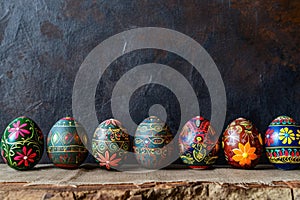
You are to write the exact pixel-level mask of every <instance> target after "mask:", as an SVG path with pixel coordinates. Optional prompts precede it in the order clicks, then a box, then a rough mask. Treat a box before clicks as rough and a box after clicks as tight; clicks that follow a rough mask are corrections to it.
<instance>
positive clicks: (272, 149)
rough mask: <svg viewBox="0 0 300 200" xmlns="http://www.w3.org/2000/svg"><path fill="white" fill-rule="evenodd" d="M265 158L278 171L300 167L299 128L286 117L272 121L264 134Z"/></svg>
mask: <svg viewBox="0 0 300 200" xmlns="http://www.w3.org/2000/svg"><path fill="white" fill-rule="evenodd" d="M265 147H266V153H267V157H268V158H269V160H270V162H271V163H273V164H274V166H275V167H277V168H279V169H286V170H289V169H295V168H297V167H299V166H300V127H297V125H296V122H295V121H294V120H293V119H292V118H290V117H288V116H279V117H277V118H276V119H274V120H273V121H272V122H271V124H270V125H269V127H268V130H267V132H266V134H265Z"/></svg>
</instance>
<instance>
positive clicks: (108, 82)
mask: <svg viewBox="0 0 300 200" xmlns="http://www.w3.org/2000/svg"><path fill="white" fill-rule="evenodd" d="M299 9H300V2H299V1H298V0H265V1H253V0H241V1H238V0H193V1H189V0H184V1H178V0H136V1H131V0H118V1H109V0H107V1H105V0H102V1H95V0H93V1H92V0H88V1H78V0H65V1H64V0H53V1H45V0H40V1H39V0H22V1H17V0H10V1H1V2H0V95H1V100H0V116H1V118H0V130H1V132H3V130H4V129H5V127H6V125H7V124H8V123H9V122H10V121H11V120H13V119H14V118H15V117H17V116H19V115H27V116H29V117H31V118H32V119H34V120H35V121H36V122H37V123H38V124H39V125H40V127H41V128H42V130H43V132H44V134H45V135H47V134H48V131H49V130H50V128H51V126H52V125H53V124H54V123H55V122H56V121H57V120H58V119H59V118H61V117H63V116H65V115H67V114H71V113H72V109H71V103H72V100H71V95H72V87H73V83H74V80H75V76H76V72H77V70H78V69H79V67H80V65H81V63H82V62H83V60H84V58H85V57H86V56H87V55H88V53H89V52H90V51H91V50H92V49H93V48H94V47H95V46H97V45H98V44H99V43H101V42H102V41H103V40H105V39H107V38H108V37H110V36H112V35H114V34H116V33H119V32H122V31H125V30H129V29H132V28H137V27H148V26H155V27H165V28H170V29H174V30H176V31H179V32H182V33H184V34H186V35H188V36H190V37H192V38H193V39H195V40H196V41H197V42H199V43H200V44H201V45H202V46H203V47H204V48H205V49H206V50H207V51H208V53H209V54H210V55H211V57H212V58H213V59H214V61H215V63H216V65H217V66H218V68H219V70H220V72H221V75H222V77H223V80H224V83H225V87H226V93H227V101H228V105H227V117H226V124H228V123H229V122H230V121H232V120H233V119H235V118H237V117H239V116H244V117H246V118H249V119H250V120H252V121H253V122H254V123H255V124H256V125H257V126H258V128H259V129H260V131H262V132H264V131H265V130H266V128H267V125H268V123H269V122H270V121H272V119H273V118H275V117H276V116H277V115H281V114H287V115H290V116H292V117H294V119H295V120H297V121H299V122H300V73H299V63H300V49H299V48H300V30H299V25H300V12H299ZM148 62H156V63H162V64H166V65H169V66H171V67H174V68H178V69H181V73H182V74H183V75H184V76H185V77H186V78H187V79H188V80H189V82H190V83H191V85H192V86H193V88H194V89H195V91H196V93H197V96H198V99H199V102H200V107H201V114H202V115H204V116H205V117H209V115H210V114H209V112H210V100H209V94H208V91H207V88H206V86H205V84H204V81H203V80H202V78H201V76H200V75H199V74H196V73H194V72H195V71H194V69H193V67H192V66H190V65H189V63H187V62H186V61H185V60H183V59H182V58H180V57H179V56H176V55H174V54H171V53H169V52H165V51H161V50H153V49H148V50H140V51H134V52H131V53H129V54H127V55H124V56H122V57H120V58H119V59H117V60H116V61H115V62H114V63H112V64H111V66H110V67H109V69H108V70H107V71H106V72H105V75H106V76H105V77H103V78H102V79H101V80H100V82H99V84H98V90H97V94H96V98H95V105H96V108H97V113H98V119H99V121H102V120H104V119H106V118H108V117H111V110H110V102H109V99H110V96H111V92H112V88H113V86H114V84H115V83H116V82H117V81H118V78H120V77H121V75H122V74H123V73H125V72H126V71H128V70H129V69H130V68H132V67H134V66H136V65H139V64H143V63H148ZM182 66H185V67H182ZM156 103H160V104H163V105H164V106H165V107H166V108H167V112H168V116H169V118H168V120H167V121H168V122H169V124H170V125H171V127H172V129H173V130H176V128H177V127H178V123H179V122H180V119H179V117H180V109H179V105H178V102H177V101H176V98H175V96H174V94H173V93H172V91H169V90H168V89H166V88H164V87H161V86H158V85H153V84H150V85H147V86H145V87H142V88H140V89H139V90H138V91H136V92H135V95H134V96H132V98H131V101H130V105H131V111H130V112H131V114H132V117H133V118H134V120H135V121H136V122H140V121H141V120H142V119H143V118H144V117H147V113H148V111H147V108H149V107H150V106H151V105H153V104H156ZM141 105H143V106H141ZM224 128H225V127H224ZM1 134H2V133H1ZM90 159H91V158H90ZM47 161H48V159H47V158H46V156H45V155H44V159H43V162H47ZM223 161H224V160H223V159H220V161H219V163H222V162H223ZM262 162H265V159H263V160H262Z"/></svg>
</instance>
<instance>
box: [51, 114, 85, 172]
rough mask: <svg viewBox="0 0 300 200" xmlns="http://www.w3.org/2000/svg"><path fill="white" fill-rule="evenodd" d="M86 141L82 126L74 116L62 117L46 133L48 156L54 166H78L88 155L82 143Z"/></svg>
mask: <svg viewBox="0 0 300 200" xmlns="http://www.w3.org/2000/svg"><path fill="white" fill-rule="evenodd" d="M81 139H83V140H81ZM86 143H87V135H86V131H85V129H84V127H83V126H82V125H81V124H80V123H78V122H77V121H76V120H75V119H74V118H71V117H65V118H62V119H60V120H58V121H57V122H56V123H55V124H54V125H53V127H52V128H51V130H50V132H49V134H48V138H47V153H48V157H49V158H50V160H51V161H52V162H53V164H54V165H55V166H56V167H60V168H67V169H75V168H78V167H79V165H81V164H82V163H83V162H84V160H85V159H86V157H87V155H88V150H87V149H86V148H85V145H84V144H86Z"/></svg>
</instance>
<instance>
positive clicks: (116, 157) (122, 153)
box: [92, 119, 130, 170]
mask: <svg viewBox="0 0 300 200" xmlns="http://www.w3.org/2000/svg"><path fill="white" fill-rule="evenodd" d="M129 150H130V139H129V134H128V133H127V130H126V129H125V128H124V127H123V126H122V124H121V122H119V121H118V120H115V119H108V120H105V121H104V122H102V123H101V124H99V126H98V127H97V128H96V130H95V132H94V135H93V139H92V152H93V156H94V157H95V158H96V160H97V162H99V164H100V166H101V167H104V168H106V169H108V170H109V169H111V168H112V169H116V170H119V169H121V168H120V167H121V166H122V165H123V164H124V162H125V160H126V158H127V156H128V152H129Z"/></svg>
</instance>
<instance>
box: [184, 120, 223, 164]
mask: <svg viewBox="0 0 300 200" xmlns="http://www.w3.org/2000/svg"><path fill="white" fill-rule="evenodd" d="M219 148H220V144H219V137H218V135H217V134H216V132H215V130H214V129H213V128H212V126H211V125H210V121H209V120H207V119H205V118H203V117H200V116H197V117H194V118H192V119H190V120H189V121H188V122H187V123H186V124H185V125H184V126H183V128H182V131H181V133H180V135H179V149H180V158H181V159H182V161H183V162H184V163H185V164H187V165H188V166H189V167H190V168H193V169H205V168H209V167H210V166H212V165H213V164H214V163H215V161H216V159H217V158H218V151H219Z"/></svg>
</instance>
